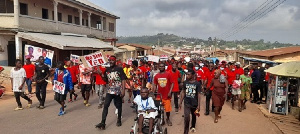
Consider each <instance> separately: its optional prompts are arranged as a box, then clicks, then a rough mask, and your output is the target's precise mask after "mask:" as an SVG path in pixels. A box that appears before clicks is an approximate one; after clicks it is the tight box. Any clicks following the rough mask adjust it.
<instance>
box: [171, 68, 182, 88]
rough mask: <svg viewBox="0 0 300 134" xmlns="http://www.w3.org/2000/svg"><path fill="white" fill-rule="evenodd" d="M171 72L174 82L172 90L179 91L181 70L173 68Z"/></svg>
mask: <svg viewBox="0 0 300 134" xmlns="http://www.w3.org/2000/svg"><path fill="white" fill-rule="evenodd" d="M169 73H170V74H171V78H172V81H173V83H174V86H173V89H172V92H179V84H178V78H179V77H180V72H179V71H178V70H176V71H175V72H173V71H172V70H171V71H169Z"/></svg>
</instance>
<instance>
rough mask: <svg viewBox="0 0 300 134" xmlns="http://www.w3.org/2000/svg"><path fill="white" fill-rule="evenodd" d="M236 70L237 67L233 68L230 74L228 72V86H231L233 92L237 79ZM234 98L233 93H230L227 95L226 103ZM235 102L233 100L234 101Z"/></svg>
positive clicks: (229, 70) (229, 71) (230, 69)
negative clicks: (234, 82)
mask: <svg viewBox="0 0 300 134" xmlns="http://www.w3.org/2000/svg"><path fill="white" fill-rule="evenodd" d="M236 74H237V73H236V70H235V67H232V66H231V68H229V69H228V72H227V81H228V86H229V89H230V90H231V91H232V84H233V81H234V80H235V79H236ZM231 97H232V94H231V92H229V91H228V93H227V100H226V101H229V99H230V98H231ZM232 101H233V100H232Z"/></svg>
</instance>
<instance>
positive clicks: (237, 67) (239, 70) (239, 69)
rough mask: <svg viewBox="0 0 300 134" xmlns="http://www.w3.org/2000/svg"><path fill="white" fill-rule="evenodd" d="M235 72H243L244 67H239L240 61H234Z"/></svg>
mask: <svg viewBox="0 0 300 134" xmlns="http://www.w3.org/2000/svg"><path fill="white" fill-rule="evenodd" d="M235 67H236V68H235V72H236V74H239V75H243V74H244V69H243V68H241V63H240V62H236V63H235Z"/></svg>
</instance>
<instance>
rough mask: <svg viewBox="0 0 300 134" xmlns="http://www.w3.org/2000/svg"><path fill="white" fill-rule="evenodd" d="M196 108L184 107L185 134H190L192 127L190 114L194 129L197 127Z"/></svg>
mask: <svg viewBox="0 0 300 134" xmlns="http://www.w3.org/2000/svg"><path fill="white" fill-rule="evenodd" d="M195 111H196V108H191V107H190V106H187V105H184V134H188V133H189V129H190V128H189V127H190V114H192V128H195V126H196V115H195V114H194V112H195Z"/></svg>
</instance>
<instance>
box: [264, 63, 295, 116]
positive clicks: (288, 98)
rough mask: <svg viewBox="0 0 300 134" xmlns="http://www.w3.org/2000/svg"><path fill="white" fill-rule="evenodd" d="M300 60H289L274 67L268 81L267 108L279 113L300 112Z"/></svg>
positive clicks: (270, 70)
mask: <svg viewBox="0 0 300 134" xmlns="http://www.w3.org/2000/svg"><path fill="white" fill-rule="evenodd" d="M298 64H299V65H300V62H289V63H283V64H281V65H278V66H275V67H272V68H270V69H268V70H266V72H268V73H270V74H271V75H270V79H269V83H268V89H269V90H268V96H267V109H268V110H269V112H272V113H278V114H285V115H288V114H292V115H294V116H296V117H298V118H299V114H300V90H299V88H300V84H299V83H300V72H298V67H299V65H298ZM299 71H300V70H299Z"/></svg>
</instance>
